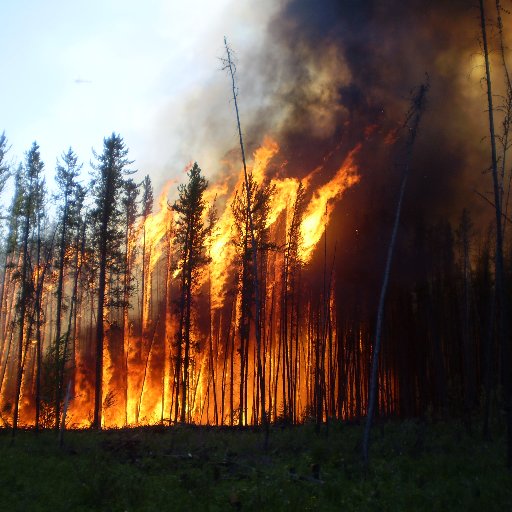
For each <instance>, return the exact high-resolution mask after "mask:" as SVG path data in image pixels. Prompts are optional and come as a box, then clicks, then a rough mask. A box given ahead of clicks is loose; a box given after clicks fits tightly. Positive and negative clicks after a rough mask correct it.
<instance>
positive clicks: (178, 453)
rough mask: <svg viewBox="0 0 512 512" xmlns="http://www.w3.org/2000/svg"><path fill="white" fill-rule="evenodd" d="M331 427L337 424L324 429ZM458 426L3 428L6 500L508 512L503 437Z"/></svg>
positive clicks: (95, 506) (63, 505)
mask: <svg viewBox="0 0 512 512" xmlns="http://www.w3.org/2000/svg"><path fill="white" fill-rule="evenodd" d="M323 428H324V429H325V428H326V427H325V426H324V427H323ZM476 432H477V431H476V428H475V433H474V435H469V434H468V433H467V432H466V430H465V429H464V427H463V426H462V424H460V423H456V422H450V423H437V424H435V425H431V424H429V425H427V424H425V423H422V422H413V421H406V422H402V423H396V422H389V423H384V424H381V425H380V426H377V427H376V428H375V430H374V443H373V447H372V464H371V467H370V469H369V472H368V473H367V475H366V476H365V475H364V473H363V468H362V464H361V461H360V446H359V443H360V440H361V434H362V429H361V427H360V426H358V425H347V424H341V423H331V424H330V425H329V431H328V432H326V431H325V430H324V431H323V432H321V433H320V434H316V433H315V430H314V426H313V425H309V424H307V425H303V426H296V427H286V428H279V427H273V428H272V429H271V432H270V440H269V446H268V449H267V450H266V451H265V450H264V449H263V442H264V434H263V433H262V432H260V431H256V430H253V429H243V430H242V429H231V430H230V429H218V428H217V429H215V428H208V427H192V426H183V427H181V426H180V427H175V428H171V429H169V428H159V427H154V428H145V429H142V428H141V429H134V430H110V431H103V432H93V431H72V432H67V433H66V437H65V446H64V448H63V449H59V447H58V441H57V436H56V434H55V433H54V432H42V433H39V434H37V433H35V432H31V431H21V432H19V435H18V437H17V438H16V440H15V442H14V444H11V437H10V435H9V434H10V432H9V431H8V430H3V431H1V432H0V450H1V453H0V503H2V509H3V510H9V511H12V512H14V511H23V512H25V511H31V512H35V511H46V510H48V511H50V510H51V511H52V512H57V511H60V510H62V511H89V510H108V511H153V510H154V511H162V510H163V511H165V510H177V511H182V510H183V511H185V510H186V511H190V510H198V511H208V510H210V511H217V510H218V511H221V510H222V511H224V510H260V511H266V510H292V511H302V510H321V511H328V510H358V511H365V510H375V511H381V510H382V511H383V510H392V511H399V510H407V511H410V510H425V511H432V510H450V511H452V510H464V511H471V510H478V511H483V510H485V511H491V510H500V511H501V510H508V509H509V508H508V507H507V504H508V505H509V506H510V504H512V485H511V484H512V475H511V473H510V472H509V471H507V470H506V469H505V441H504V435H503V432H497V431H496V432H495V438H494V439H493V440H492V441H489V442H484V441H482V440H481V436H480V435H479V434H477V433H476Z"/></svg>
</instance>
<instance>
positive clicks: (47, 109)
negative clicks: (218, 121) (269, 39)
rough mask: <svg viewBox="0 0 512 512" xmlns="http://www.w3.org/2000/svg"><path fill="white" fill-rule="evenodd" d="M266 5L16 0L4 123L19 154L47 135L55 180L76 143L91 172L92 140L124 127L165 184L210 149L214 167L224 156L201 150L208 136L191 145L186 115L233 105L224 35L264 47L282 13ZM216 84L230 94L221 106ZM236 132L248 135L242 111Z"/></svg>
mask: <svg viewBox="0 0 512 512" xmlns="http://www.w3.org/2000/svg"><path fill="white" fill-rule="evenodd" d="M265 4H270V2H267V1H265V2H250V1H248V0H242V1H238V2H235V1H233V0H215V1H214V2H212V1H211V0H187V1H186V2H178V1H174V0H148V1H146V2H140V1H133V0H73V1H72V2H70V1H64V0H45V1H44V2H41V1H40V0H20V1H16V2H14V1H12V2H4V3H3V4H2V14H1V16H0V45H1V48H3V51H2V57H3V58H2V73H1V74H2V79H1V80H0V120H1V122H0V131H3V130H5V133H6V136H7V138H8V140H9V143H10V145H11V150H10V152H9V158H10V160H11V161H13V162H16V163H17V162H20V161H22V160H23V158H24V153H25V151H27V150H28V149H29V148H30V146H31V144H32V142H33V141H37V143H38V144H39V146H40V148H41V155H42V158H43V160H44V162H45V166H46V176H47V183H48V184H49V186H50V187H51V186H52V185H51V184H52V182H53V174H54V169H55V162H56V159H57V157H58V156H60V155H61V154H62V153H63V152H64V151H65V150H67V148H69V147H70V146H71V147H72V148H73V149H74V150H75V152H76V153H77V154H78V156H79V158H80V160H81V161H82V162H83V163H84V171H85V173H87V172H88V169H89V162H90V160H91V159H92V151H91V149H92V148H94V149H96V151H98V152H101V149H102V141H103V138H104V137H105V136H108V135H109V134H111V133H112V132H117V133H120V134H121V135H122V136H123V138H124V140H125V142H126V144H127V146H128V148H129V150H130V157H131V159H132V160H135V163H134V165H133V167H134V168H135V169H138V174H137V176H140V177H142V176H143V175H145V174H148V173H149V174H150V175H151V177H152V178H153V180H154V181H155V184H156V186H157V188H158V187H159V186H161V185H162V184H163V183H164V182H165V181H167V180H168V179H175V180H178V181H180V180H181V179H182V177H183V171H184V169H185V167H186V166H187V164H189V163H190V162H191V161H193V160H198V159H199V158H200V157H203V160H204V159H207V160H208V161H207V162H203V165H206V166H207V167H212V166H214V165H215V162H214V160H215V158H216V156H214V155H211V157H209V156H207V155H201V154H199V155H197V154H193V153H196V152H198V151H196V148H197V147H198V144H197V143H196V142H195V141H190V144H187V141H186V140H185V137H184V136H183V129H182V128H180V124H181V123H182V122H185V118H186V117H187V112H188V110H190V108H191V105H193V108H194V110H195V111H202V112H204V111H208V110H210V109H212V108H217V107H218V106H219V105H224V106H225V110H226V112H222V113H219V115H220V116H223V117H225V116H226V115H229V116H231V115H232V114H233V113H232V109H233V106H232V102H231V103H230V84H229V81H228V78H227V77H226V75H225V72H224V73H223V72H222V70H221V68H222V64H221V62H220V60H219V57H222V56H223V54H224V47H223V38H224V36H227V37H228V39H229V41H230V43H231V44H232V46H233V47H234V48H235V49H236V50H237V55H238V56H239V57H241V56H243V55H244V52H246V50H247V49H251V51H253V50H254V48H255V46H257V45H258V44H260V42H261V41H262V40H263V38H264V33H265V30H266V24H267V21H268V19H269V18H270V16H271V15H272V12H273V10H272V8H270V5H267V6H266V7H265ZM276 4H277V2H276ZM239 67H240V68H243V64H242V63H240V64H239ZM221 85H222V88H221ZM215 87H217V89H216V90H218V92H219V94H220V95H221V96H222V97H221V98H217V99H216V104H215V105H210V104H209V103H208V101H209V99H211V90H212V88H215ZM208 91H209V94H206V93H207V92H208ZM212 115H213V114H212ZM198 121H199V122H200V120H198ZM186 123H187V125H188V126H189V125H190V121H189V120H188V119H187V120H186ZM231 131H232V136H233V140H234V141H236V138H235V136H236V126H235V125H234V117H233V127H232V130H231ZM199 153H200V151H199ZM8 194H9V191H6V194H4V196H5V197H3V201H2V202H3V203H4V204H5V203H7V202H8V201H9V198H8V197H7V196H8Z"/></svg>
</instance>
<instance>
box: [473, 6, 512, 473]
mask: <svg viewBox="0 0 512 512" xmlns="http://www.w3.org/2000/svg"><path fill="white" fill-rule="evenodd" d="M499 12H500V10H499V9H498V13H499ZM500 23H501V21H500ZM480 28H481V30H482V47H483V48H482V49H483V52H484V59H485V81H486V85H487V104H488V113H489V135H490V143H491V171H492V181H493V191H494V205H495V213H496V259H495V273H496V277H495V282H496V284H495V292H496V305H497V308H496V313H497V321H498V322H497V324H498V340H499V344H500V345H501V357H502V369H501V371H502V379H503V388H504V396H505V410H506V417H507V467H508V468H512V397H511V390H512V375H511V374H510V366H511V362H510V358H511V348H510V340H509V336H508V331H509V326H508V320H507V311H508V307H507V306H508V304H507V302H508V301H507V294H506V293H505V282H504V280H505V278H504V263H503V227H502V207H501V203H502V201H501V198H502V196H501V187H500V177H499V175H498V157H497V151H496V133H495V128H494V105H493V95H492V82H491V67H490V62H489V47H488V43H487V27H486V14H485V8H484V2H483V0H480Z"/></svg>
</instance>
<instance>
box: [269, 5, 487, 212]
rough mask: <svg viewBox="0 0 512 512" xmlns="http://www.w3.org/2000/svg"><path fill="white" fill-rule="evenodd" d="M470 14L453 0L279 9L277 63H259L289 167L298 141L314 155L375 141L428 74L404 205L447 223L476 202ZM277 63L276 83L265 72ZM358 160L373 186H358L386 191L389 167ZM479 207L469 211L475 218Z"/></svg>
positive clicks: (478, 111)
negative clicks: (368, 132)
mask: <svg viewBox="0 0 512 512" xmlns="http://www.w3.org/2000/svg"><path fill="white" fill-rule="evenodd" d="M477 15H478V12H477V11H476V10H475V9H473V8H472V7H471V5H470V4H469V3H468V2H467V1H462V0H457V1H452V2H445V1H441V0H437V1H431V2H421V1H412V2H399V1H394V0H391V1H379V2H373V1H355V0H354V1H334V0H327V1H323V2H316V1H313V0H293V1H290V2H288V3H287V4H286V5H285V6H284V7H283V8H282V10H281V11H280V13H279V14H278V15H277V16H276V17H275V18H274V19H273V21H272V23H271V25H270V29H269V44H268V45H267V46H268V48H271V50H270V52H271V54H272V55H274V56H277V57H274V59H272V58H270V59H269V58H268V57H267V56H265V58H264V60H265V62H267V66H266V69H264V74H265V75H266V76H269V77H272V80H273V81H274V84H273V87H274V88H275V90H276V95H275V105H273V106H272V107H271V108H270V109H268V111H269V110H270V111H273V112H276V111H277V112H280V113H281V115H283V113H284V118H281V121H280V127H281V135H280V137H281V140H287V141H289V143H290V144H289V146H290V149H291V153H292V154H291V155H289V159H290V160H292V159H293V151H294V149H295V148H298V147H300V148H301V150H302V152H304V148H305V147H308V146H307V142H306V146H305V142H304V141H307V140H308V139H309V140H310V144H309V146H310V149H311V154H312V155H315V156H317V151H315V150H314V148H319V147H320V148H323V149H324V146H325V144H326V143H327V145H328V143H329V142H331V141H332V142H334V141H336V140H339V139H340V138H344V140H346V142H347V145H350V144H354V143H355V142H356V141H357V140H360V139H361V138H362V132H363V129H364V127H366V126H368V125H370V124H374V123H376V124H378V125H379V127H380V130H379V131H380V133H381V135H383V136H384V135H385V134H386V132H387V130H389V129H391V128H392V127H393V126H396V125H398V124H399V123H401V122H402V119H403V117H404V114H405V112H406V110H407V108H408V97H409V93H410V91H411V89H412V88H413V87H414V86H416V85H418V84H419V83H420V82H422V81H423V80H424V79H425V74H426V73H428V75H429V77H430V82H431V90H430V94H429V106H428V110H427V112H426V114H425V116H424V120H423V125H422V130H421V132H422V133H421V137H420V139H419V140H418V144H417V148H416V151H415V176H416V177H415V179H414V180H413V181H412V183H411V185H410V190H409V197H413V198H414V199H412V200H410V201H409V202H410V203H412V204H414V207H415V208H417V209H423V210H424V212H425V213H429V214H431V215H436V214H437V215H445V216H451V215H458V212H457V209H459V208H461V207H462V206H465V205H467V206H470V205H471V204H473V203H476V202H478V201H480V200H478V201H477V200H475V196H474V194H473V192H472V189H473V188H480V189H481V188H482V186H484V183H485V180H482V176H481V171H482V170H483V169H485V168H486V167H487V165H488V164H487V163H486V158H488V149H487V146H486V144H481V142H480V141H481V139H482V137H484V136H485V133H486V124H485V121H486V118H485V112H484V111H485V97H484V95H483V92H484V91H483V89H482V88H481V86H480V85H479V83H478V79H479V78H480V76H481V75H482V72H483V70H482V69H479V68H476V69H473V68H474V67H475V65H476V64H475V62H476V61H475V55H476V54H477V52H478V50H479V48H478V42H477V38H478V28H479V25H478V18H477ZM283 55H284V56H285V58H282V57H280V56H283ZM277 65H278V66H279V73H278V74H277V76H276V73H275V72H274V73H272V72H271V70H272V69H276V66H277ZM329 67H330V69H331V71H332V76H331V77H329V78H330V79H329V78H328V79H324V80H322V79H320V84H319V86H320V87H323V92H325V94H322V91H315V84H318V80H319V78H318V75H319V74H325V73H326V72H328V71H326V68H327V70H328V69H329ZM264 68H265V66H264ZM336 75H338V76H336ZM276 81H277V84H276ZM324 102H325V103H324ZM279 105H280V108H279ZM322 110H323V111H324V114H325V115H324V116H322ZM262 117H263V118H265V117H266V118H267V119H268V117H269V116H262ZM270 117H271V118H272V116H270ZM275 117H276V116H273V119H272V121H273V122H275ZM315 121H317V122H318V121H319V124H320V125H321V127H320V129H319V126H318V124H315ZM265 128H266V127H265ZM381 142H382V141H379V140H378V139H377V138H374V140H372V141H369V143H368V144H367V145H366V146H365V150H366V151H367V152H370V153H373V156H375V153H377V155H378V154H380V151H381V150H380V149H379V144H380V143H381ZM285 145H286V143H285ZM372 146H373V147H372ZM391 153H392V152H391V151H388V154H389V155H391ZM312 158H314V157H312ZM372 160H373V161H372ZM363 161H364V168H365V169H366V172H365V171H363V172H365V175H366V178H367V180H371V181H373V185H372V184H370V183H365V182H364V181H363V184H362V187H363V188H372V186H373V187H375V186H378V187H389V188H393V180H394V179H395V178H396V175H395V174H393V172H392V170H390V167H392V166H393V160H392V159H390V158H388V159H387V161H386V164H387V165H386V166H382V165H381V164H382V160H381V159H380V161H379V160H376V159H375V158H373V159H372V155H369V156H368V157H367V158H365V157H363ZM485 209H486V206H485V205H478V206H477V207H476V208H475V210H477V213H481V212H482V211H484V210H485Z"/></svg>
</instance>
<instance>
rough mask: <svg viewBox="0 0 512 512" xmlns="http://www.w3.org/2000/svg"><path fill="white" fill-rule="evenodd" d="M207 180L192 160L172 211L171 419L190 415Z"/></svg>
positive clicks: (183, 418)
mask: <svg viewBox="0 0 512 512" xmlns="http://www.w3.org/2000/svg"><path fill="white" fill-rule="evenodd" d="M207 187H208V182H207V181H206V179H205V178H204V177H203V176H202V175H201V169H200V168H199V166H198V165H197V163H195V164H194V165H193V166H192V168H191V169H190V170H189V171H188V183H187V184H186V185H180V186H179V187H178V191H179V199H178V200H177V201H176V202H175V203H174V205H173V207H172V208H173V210H174V211H175V212H176V213H177V214H178V216H177V220H176V234H175V242H176V246H177V252H178V265H177V270H178V272H179V276H180V285H179V290H180V291H179V299H178V317H179V320H178V330H177V333H176V365H175V402H174V421H175V422H176V421H178V417H179V421H181V422H182V423H184V422H185V421H186V420H187V413H188V415H189V418H190V405H191V404H190V401H189V398H188V397H189V383H190V376H189V367H190V362H191V361H190V358H191V346H192V344H193V340H192V335H191V326H192V306H193V293H192V292H193V288H194V286H197V283H198V277H199V274H200V272H201V270H202V269H203V267H204V265H205V264H206V263H207V262H208V258H207V256H206V238H207V235H208V231H209V229H208V226H206V225H205V223H204V210H205V208H206V204H205V202H204V199H203V194H204V192H205V190H206V188H207Z"/></svg>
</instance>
